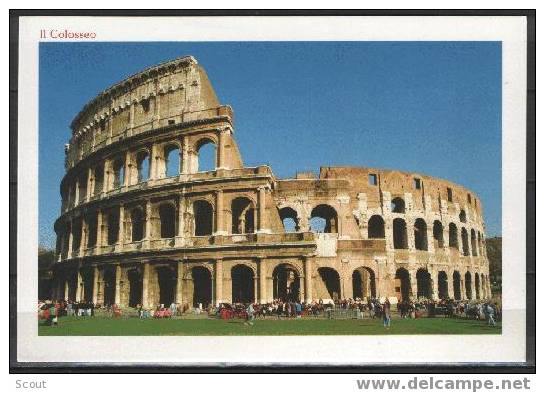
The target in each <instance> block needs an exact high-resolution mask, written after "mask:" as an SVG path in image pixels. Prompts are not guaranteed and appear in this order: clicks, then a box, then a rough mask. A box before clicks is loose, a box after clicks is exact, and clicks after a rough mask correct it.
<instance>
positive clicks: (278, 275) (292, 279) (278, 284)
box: [273, 263, 300, 301]
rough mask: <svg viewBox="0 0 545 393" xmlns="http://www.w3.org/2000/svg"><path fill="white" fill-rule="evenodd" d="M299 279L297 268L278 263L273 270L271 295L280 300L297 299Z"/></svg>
mask: <svg viewBox="0 0 545 393" xmlns="http://www.w3.org/2000/svg"><path fill="white" fill-rule="evenodd" d="M299 288H300V279H299V274H298V273H297V270H296V269H295V268H294V267H293V266H291V265H289V264H287V263H283V264H281V265H278V266H276V267H275V268H274V270H273V297H274V298H275V299H280V300H282V301H298V300H299Z"/></svg>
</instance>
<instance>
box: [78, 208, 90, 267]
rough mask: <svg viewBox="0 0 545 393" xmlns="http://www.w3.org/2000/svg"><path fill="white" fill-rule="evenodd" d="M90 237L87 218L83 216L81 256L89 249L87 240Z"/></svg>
mask: <svg viewBox="0 0 545 393" xmlns="http://www.w3.org/2000/svg"><path fill="white" fill-rule="evenodd" d="M88 236H89V227H88V225H87V218H86V216H81V238H80V241H79V256H80V257H83V256H84V255H85V249H86V248H87V238H88Z"/></svg>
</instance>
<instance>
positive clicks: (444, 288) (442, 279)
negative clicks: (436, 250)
mask: <svg viewBox="0 0 545 393" xmlns="http://www.w3.org/2000/svg"><path fill="white" fill-rule="evenodd" d="M437 292H438V294H439V299H443V300H444V299H448V298H449V295H448V275H447V273H446V272H445V271H443V270H441V271H440V272H439V273H437Z"/></svg>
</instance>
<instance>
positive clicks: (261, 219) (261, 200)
mask: <svg viewBox="0 0 545 393" xmlns="http://www.w3.org/2000/svg"><path fill="white" fill-rule="evenodd" d="M266 191H267V187H266V186H260V187H259V188H258V195H257V208H258V222H257V226H258V232H260V233H269V232H270V229H268V228H267V224H266V216H265V212H266Z"/></svg>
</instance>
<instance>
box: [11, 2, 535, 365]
mask: <svg viewBox="0 0 545 393" xmlns="http://www.w3.org/2000/svg"><path fill="white" fill-rule="evenodd" d="M22 16H109V17H115V16H123V17H134V16H137V17H148V16H149V17H154V16H163V17H165V16H171V17H180V16H241V17H243V16H525V17H526V19H527V92H526V93H527V99H526V138H527V145H526V174H525V176H526V252H527V254H526V362H524V363H470V364H468V363H463V364H456V363H451V364H448V363H441V364H426V363H420V364H416V363H415V364H396V363H391V364H387V365H386V364H380V365H369V364H363V365H354V366H347V365H340V366H338V365H330V366H321V365H320V366H315V365H300V364H283V365H279V364H271V365H269V364H257V365H247V364H222V365H217V364H209V365H206V364H203V365H198V366H196V365H191V366H185V365H164V364H160V365H159V364H127V363H72V362H70V363H67V362H50V363H34V362H18V361H17V350H16V348H17V186H18V183H17V175H18V154H17V149H18V139H17V138H18V131H17V127H18V82H19V73H18V66H19V58H18V56H19V52H18V46H19V18H20V17H22ZM9 19H10V26H9V47H10V49H9V57H10V59H9V62H10V64H9V85H10V88H9V90H10V93H9V94H10V97H9V101H10V102H9V150H10V151H9V180H10V185H9V187H10V189H9V223H10V228H9V234H10V241H9V291H10V294H9V296H10V300H9V318H10V322H9V330H10V337H9V340H10V341H9V363H10V373H68V372H69V373H232V372H242V373H301V372H304V373H355V372H357V373H381V372H382V373H385V372H391V371H395V372H396V373H403V374H409V373H410V374H416V373H475V374H476V373H479V374H480V373H513V374H515V373H535V371H536V368H535V360H536V353H535V343H536V340H535V333H536V320H535V310H536V307H535V301H536V286H535V279H536V277H535V267H536V261H535V259H536V258H535V251H536V235H535V230H536V220H535V214H536V209H535V208H536V199H535V167H536V124H535V120H536V106H535V103H536V102H535V80H536V78H535V74H536V46H535V41H536V23H535V22H536V21H535V10H145V9H139V10H119V9H118V10H20V9H14V10H10V18H9Z"/></svg>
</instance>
